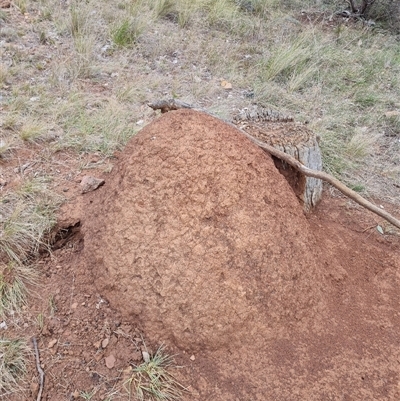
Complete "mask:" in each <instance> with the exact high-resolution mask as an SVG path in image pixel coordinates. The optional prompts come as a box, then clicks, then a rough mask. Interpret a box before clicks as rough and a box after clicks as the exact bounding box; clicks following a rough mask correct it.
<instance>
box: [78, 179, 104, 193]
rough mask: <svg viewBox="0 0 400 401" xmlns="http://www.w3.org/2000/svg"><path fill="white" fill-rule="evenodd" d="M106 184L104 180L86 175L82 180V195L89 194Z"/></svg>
mask: <svg viewBox="0 0 400 401" xmlns="http://www.w3.org/2000/svg"><path fill="white" fill-rule="evenodd" d="M104 183H105V181H104V180H103V179H100V178H96V177H92V176H90V175H85V176H84V177H83V178H82V180H81V193H82V194H85V193H87V192H90V191H94V190H95V189H97V188H98V187H100V186H101V185H103V184H104Z"/></svg>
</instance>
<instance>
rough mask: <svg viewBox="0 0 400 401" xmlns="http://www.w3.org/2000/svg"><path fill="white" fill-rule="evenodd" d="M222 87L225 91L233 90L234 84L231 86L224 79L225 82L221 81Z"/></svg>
mask: <svg viewBox="0 0 400 401" xmlns="http://www.w3.org/2000/svg"><path fill="white" fill-rule="evenodd" d="M221 86H222V87H223V88H224V89H227V90H230V89H232V84H231V83H230V82H228V81H226V80H225V79H223V80H222V81H221Z"/></svg>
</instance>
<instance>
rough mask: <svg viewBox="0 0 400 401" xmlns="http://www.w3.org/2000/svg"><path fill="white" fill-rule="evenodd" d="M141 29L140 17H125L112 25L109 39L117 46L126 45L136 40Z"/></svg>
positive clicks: (142, 25)
mask: <svg viewBox="0 0 400 401" xmlns="http://www.w3.org/2000/svg"><path fill="white" fill-rule="evenodd" d="M143 29H144V23H143V21H142V20H141V19H139V18H127V19H125V20H124V21H122V22H121V23H120V24H118V25H116V26H115V27H114V29H113V30H112V32H111V39H112V41H113V42H114V43H115V44H116V45H117V46H118V47H128V46H131V45H132V44H133V43H135V42H136V40H137V39H138V37H139V36H140V34H141V33H142V32H143Z"/></svg>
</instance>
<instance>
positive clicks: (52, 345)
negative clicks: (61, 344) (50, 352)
mask: <svg viewBox="0 0 400 401" xmlns="http://www.w3.org/2000/svg"><path fill="white" fill-rule="evenodd" d="M56 344H57V340H56V339H54V340H51V341H49V345H48V346H47V347H48V348H53V347H54V346H55V345H56Z"/></svg>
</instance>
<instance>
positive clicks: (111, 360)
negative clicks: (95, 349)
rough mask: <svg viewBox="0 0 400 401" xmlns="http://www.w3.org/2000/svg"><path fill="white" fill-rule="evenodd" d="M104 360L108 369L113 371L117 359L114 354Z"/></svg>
mask: <svg viewBox="0 0 400 401" xmlns="http://www.w3.org/2000/svg"><path fill="white" fill-rule="evenodd" d="M104 360H105V362H106V366H107V368H108V369H112V368H113V367H114V365H115V361H116V359H115V356H114V355H113V354H111V355H108V356H106V357H105V358H104Z"/></svg>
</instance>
